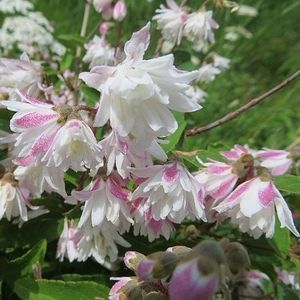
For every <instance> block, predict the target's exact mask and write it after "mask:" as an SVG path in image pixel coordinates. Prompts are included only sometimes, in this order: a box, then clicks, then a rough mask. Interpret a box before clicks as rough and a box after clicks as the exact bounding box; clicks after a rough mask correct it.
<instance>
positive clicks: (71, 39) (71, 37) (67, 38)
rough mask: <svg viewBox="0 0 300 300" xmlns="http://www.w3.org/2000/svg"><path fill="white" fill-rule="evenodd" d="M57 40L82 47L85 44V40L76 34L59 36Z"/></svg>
mask: <svg viewBox="0 0 300 300" xmlns="http://www.w3.org/2000/svg"><path fill="white" fill-rule="evenodd" d="M57 38H58V39H59V40H62V41H67V42H72V43H75V44H77V45H83V44H84V43H85V38H84V37H82V36H80V35H78V34H60V35H59V36H58V37H57Z"/></svg>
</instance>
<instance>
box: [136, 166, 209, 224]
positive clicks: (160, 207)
mask: <svg viewBox="0 0 300 300" xmlns="http://www.w3.org/2000/svg"><path fill="white" fill-rule="evenodd" d="M132 173H133V174H134V175H136V176H138V177H140V178H148V179H147V180H145V181H144V182H143V183H142V184H140V185H139V186H138V188H137V189H136V190H135V191H134V192H133V194H132V200H137V199H139V198H142V199H143V203H142V204H141V205H140V207H139V208H138V210H140V213H141V214H142V215H144V214H145V213H146V212H147V211H148V210H151V214H152V216H153V219H154V220H156V221H159V220H165V219H168V220H170V221H172V222H174V223H180V222H181V221H182V220H183V219H184V218H185V217H192V218H197V219H202V220H206V217H205V214H204V205H203V200H204V189H203V186H202V185H201V184H200V183H199V182H198V181H197V180H196V179H195V178H194V177H193V176H192V175H191V174H190V173H189V172H188V171H187V170H186V169H185V168H184V167H182V166H181V165H180V164H178V163H173V164H168V165H163V166H162V165H155V166H151V167H148V168H145V169H132Z"/></svg>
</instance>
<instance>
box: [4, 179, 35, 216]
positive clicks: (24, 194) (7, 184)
mask: <svg viewBox="0 0 300 300" xmlns="http://www.w3.org/2000/svg"><path fill="white" fill-rule="evenodd" d="M28 198H29V191H28V190H27V189H26V188H25V187H21V186H19V185H18V183H17V182H16V181H15V179H14V177H13V175H12V174H10V173H7V174H5V175H4V176H3V177H2V178H1V179H0V220H1V219H2V218H3V217H4V216H5V217H6V219H7V220H8V221H10V220H11V218H12V217H13V218H14V217H19V216H20V218H21V219H22V220H23V221H27V220H28V217H27V207H26V206H30V204H29V201H28Z"/></svg>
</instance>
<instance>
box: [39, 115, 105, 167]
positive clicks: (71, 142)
mask: <svg viewBox="0 0 300 300" xmlns="http://www.w3.org/2000/svg"><path fill="white" fill-rule="evenodd" d="M42 161H44V162H46V163H47V166H50V167H51V166H52V167H60V168H61V169H62V170H64V171H66V170H68V169H72V170H74V171H84V170H86V169H90V170H93V169H95V168H96V167H97V166H98V165H99V164H100V165H101V164H102V162H101V158H100V147H99V146H98V144H97V140H96V138H95V135H94V133H93V131H92V130H91V128H90V127H89V126H88V125H87V124H85V123H84V122H82V121H81V120H78V119H72V118H71V119H70V120H69V121H67V122H66V124H65V125H64V126H62V127H61V128H60V129H59V130H58V132H57V133H56V135H55V138H54V140H53V142H52V143H51V144H50V146H49V149H48V150H47V152H46V153H45V155H44V157H43V158H42Z"/></svg>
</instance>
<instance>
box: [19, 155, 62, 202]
mask: <svg viewBox="0 0 300 300" xmlns="http://www.w3.org/2000/svg"><path fill="white" fill-rule="evenodd" d="M14 177H15V178H16V179H17V180H18V182H19V183H20V184H21V185H22V186H26V188H27V189H28V190H29V191H30V194H31V195H32V196H33V197H36V198H38V197H40V196H41V195H42V193H43V192H44V191H46V192H52V191H54V192H57V193H59V194H61V195H62V196H63V197H66V196H67V194H66V192H65V183H64V173H63V171H62V170H61V169H59V168H55V167H46V166H45V165H43V164H42V163H41V161H40V160H37V161H35V162H33V163H32V164H30V165H28V166H18V167H17V168H16V170H15V171H14Z"/></svg>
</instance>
